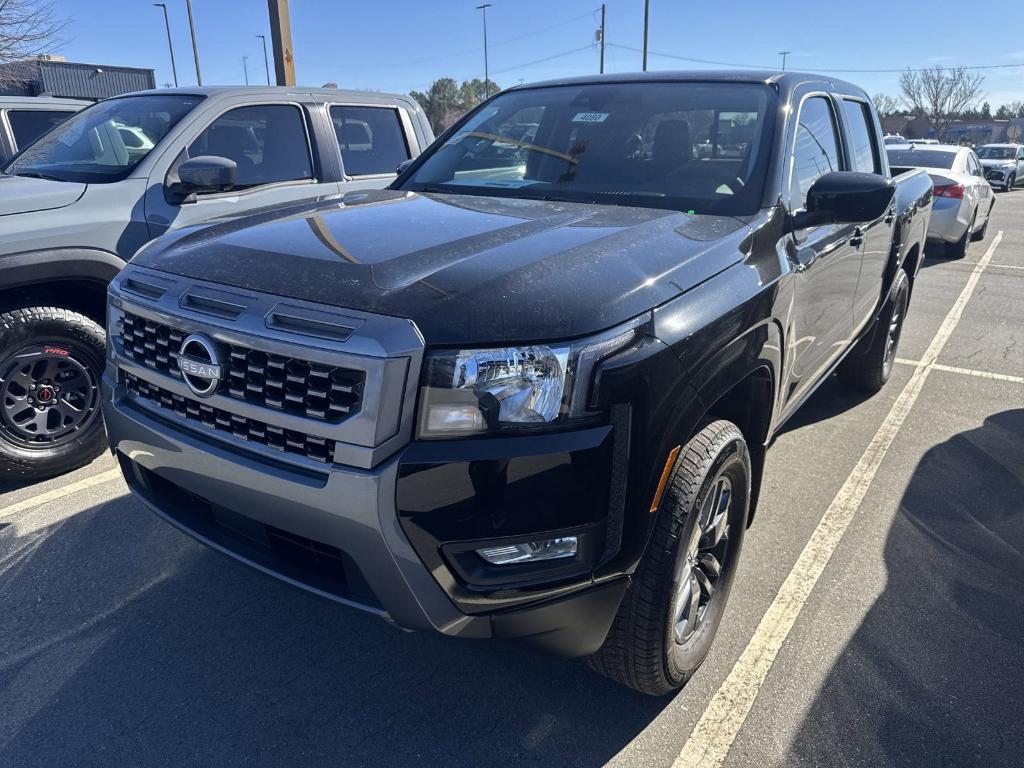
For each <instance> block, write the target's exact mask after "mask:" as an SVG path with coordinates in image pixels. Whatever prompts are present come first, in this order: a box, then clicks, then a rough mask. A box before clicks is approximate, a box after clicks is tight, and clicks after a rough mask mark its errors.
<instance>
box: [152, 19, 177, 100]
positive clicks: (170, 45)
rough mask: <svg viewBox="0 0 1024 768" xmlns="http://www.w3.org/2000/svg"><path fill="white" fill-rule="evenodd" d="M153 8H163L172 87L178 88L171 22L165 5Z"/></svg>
mask: <svg viewBox="0 0 1024 768" xmlns="http://www.w3.org/2000/svg"><path fill="white" fill-rule="evenodd" d="M153 7H154V8H163V10H164V27H165V28H166V29H167V49H168V50H169V51H170V52H171V72H173V73H174V87H175V88H177V87H178V66H177V65H176V64H175V63H174V44H173V43H172V42H171V21H170V19H168V18H167V3H153Z"/></svg>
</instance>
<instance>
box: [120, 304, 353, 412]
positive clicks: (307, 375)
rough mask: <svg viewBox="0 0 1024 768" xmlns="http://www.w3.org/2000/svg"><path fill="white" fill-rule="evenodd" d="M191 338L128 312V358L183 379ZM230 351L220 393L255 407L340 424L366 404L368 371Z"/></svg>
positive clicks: (234, 347)
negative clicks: (183, 353) (181, 358)
mask: <svg viewBox="0 0 1024 768" xmlns="http://www.w3.org/2000/svg"><path fill="white" fill-rule="evenodd" d="M187 335H188V334H187V333H186V332H185V331H182V330H180V329H178V328H174V327H171V326H169V325H165V324H163V323H158V322H155V321H153V320H147V319H145V318H143V317H139V316H138V315H133V314H129V313H125V315H124V321H123V327H122V338H123V344H124V356H125V357H127V358H128V359H130V360H132V361H134V362H136V363H138V364H140V365H144V366H146V367H147V368H151V369H153V370H154V371H158V372H159V373H162V374H164V375H167V376H172V377H174V378H176V379H181V371H180V370H178V350H179V349H180V348H181V343H182V341H184V339H185V337H186V336H187ZM223 347H224V349H225V350H226V351H227V354H228V357H227V361H226V362H227V369H228V375H227V377H226V379H225V381H224V382H223V383H222V384H221V389H220V394H222V395H225V396H227V397H231V398H234V399H236V400H243V401H245V402H248V403H252V404H254V405H259V406H262V407H266V408H273V409H275V410H277V411H282V412H285V413H289V414H292V415H294V416H302V417H305V418H309V419H315V420H317V421H323V422H328V423H332V424H337V423H340V422H342V421H344V420H345V419H346V418H348V417H349V416H351V415H352V414H354V413H356V412H357V411H358V410H359V407H360V405H361V404H362V396H363V387H364V384H365V381H366V374H365V372H363V371H359V370H355V369H351V368H341V367H336V366H330V365H325V364H322V363H315V362H311V361H308V360H302V359H300V358H294V357H286V356H284V355H273V354H269V353H267V352H261V351H259V350H254V349H249V348H248V347H244V346H240V345H237V344H231V345H223Z"/></svg>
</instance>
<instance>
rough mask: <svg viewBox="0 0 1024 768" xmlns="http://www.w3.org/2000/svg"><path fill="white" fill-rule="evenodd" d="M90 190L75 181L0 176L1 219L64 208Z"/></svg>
mask: <svg viewBox="0 0 1024 768" xmlns="http://www.w3.org/2000/svg"><path fill="white" fill-rule="evenodd" d="M86 186H87V185H85V184H77V183H75V182H71V181H50V180H48V179H33V178H29V177H27V176H2V175H0V216H11V215H13V214H15V213H31V212H33V211H50V210H53V209H54V208H63V207H65V206H68V205H71V204H72V203H74V202H76V201H77V200H78V199H79V198H80V197H81V196H82V195H83V194H85V189H86Z"/></svg>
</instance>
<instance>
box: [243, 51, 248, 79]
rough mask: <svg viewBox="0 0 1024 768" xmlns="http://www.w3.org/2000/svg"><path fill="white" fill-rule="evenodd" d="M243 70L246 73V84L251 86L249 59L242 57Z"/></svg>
mask: <svg viewBox="0 0 1024 768" xmlns="http://www.w3.org/2000/svg"><path fill="white" fill-rule="evenodd" d="M242 70H243V71H244V72H245V84H246V85H248V84H249V57H248V56H243V57H242Z"/></svg>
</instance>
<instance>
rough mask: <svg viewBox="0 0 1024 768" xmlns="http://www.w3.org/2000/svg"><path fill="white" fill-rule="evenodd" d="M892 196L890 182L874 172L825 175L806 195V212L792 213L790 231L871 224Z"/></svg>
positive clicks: (847, 172)
mask: <svg viewBox="0 0 1024 768" xmlns="http://www.w3.org/2000/svg"><path fill="white" fill-rule="evenodd" d="M895 194H896V188H895V187H893V185H892V182H891V181H890V180H889V179H887V178H885V177H884V176H879V175H878V174H877V173H858V172H856V171H833V172H832V173H826V174H825V175H824V176H822V177H821V178H819V179H818V180H817V181H816V182H814V184H813V185H812V186H811V189H810V191H809V192H808V193H807V210H805V211H798V212H797V213H796V214H794V216H793V229H794V230H800V229H806V228H807V227H816V226H820V225H822V224H862V223H864V222H866V221H874V220H875V219H878V218H881V217H882V216H883V215H884V214H885V212H886V210H887V209H888V208H889V203H891V202H892V198H893V196H894V195H895Z"/></svg>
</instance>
